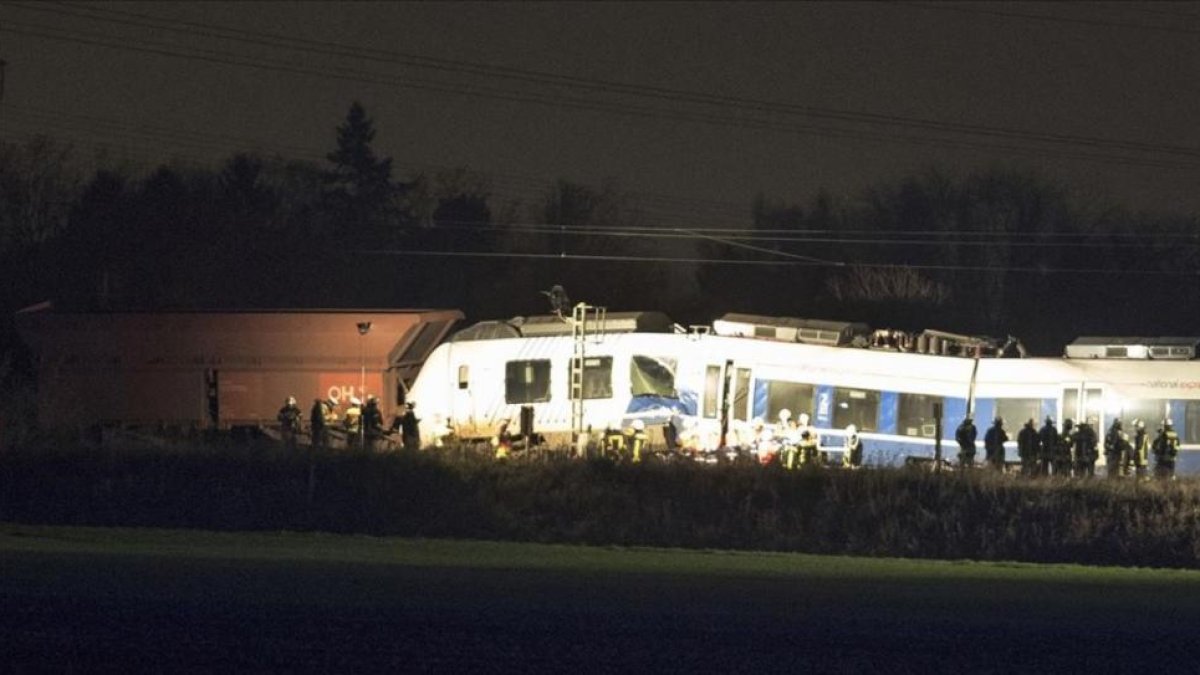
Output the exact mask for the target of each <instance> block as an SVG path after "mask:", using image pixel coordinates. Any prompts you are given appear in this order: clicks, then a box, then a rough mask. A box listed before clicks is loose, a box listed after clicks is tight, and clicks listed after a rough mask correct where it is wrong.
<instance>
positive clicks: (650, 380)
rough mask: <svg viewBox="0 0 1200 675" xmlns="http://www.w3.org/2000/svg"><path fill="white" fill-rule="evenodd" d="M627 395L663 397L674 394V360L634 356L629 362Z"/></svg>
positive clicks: (674, 395)
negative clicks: (628, 388)
mask: <svg viewBox="0 0 1200 675" xmlns="http://www.w3.org/2000/svg"><path fill="white" fill-rule="evenodd" d="M629 383H630V390H629V393H630V394H632V395H633V396H665V397H667V398H678V395H677V394H676V393H675V359H669V358H661V357H656V356H634V357H633V360H631V361H630V362H629Z"/></svg>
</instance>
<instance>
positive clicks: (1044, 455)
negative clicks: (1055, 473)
mask: <svg viewBox="0 0 1200 675" xmlns="http://www.w3.org/2000/svg"><path fill="white" fill-rule="evenodd" d="M1038 449H1039V450H1040V452H1039V453H1038V467H1037V473H1038V475H1039V476H1049V475H1050V467H1051V466H1052V465H1053V464H1054V456H1055V454H1056V453H1057V452H1058V429H1056V428H1054V418H1053V417H1050V416H1049V415H1047V416H1046V424H1045V426H1043V427H1042V429H1041V431H1039V432H1038Z"/></svg>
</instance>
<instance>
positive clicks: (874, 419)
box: [833, 387, 879, 431]
mask: <svg viewBox="0 0 1200 675" xmlns="http://www.w3.org/2000/svg"><path fill="white" fill-rule="evenodd" d="M850 424H853V425H854V426H856V427H858V430H859V431H875V430H876V429H878V428H879V392H877V391H874V390H871V389H843V388H840V387H839V388H838V389H837V390H835V392H834V397H833V426H834V427H835V428H838V429H844V428H845V427H846V426H847V425H850Z"/></svg>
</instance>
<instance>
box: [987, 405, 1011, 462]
mask: <svg viewBox="0 0 1200 675" xmlns="http://www.w3.org/2000/svg"><path fill="white" fill-rule="evenodd" d="M1007 442H1008V432H1006V431H1005V430H1004V418H1002V417H997V418H996V419H995V420H993V421H992V426H991V428H990V429H988V430H987V433H986V434H984V436H983V451H984V458H985V459H986V460H987V463H988V465H989V466H991V467H992V468H993V469H995V470H996V471H999V472H1001V473H1003V472H1004V444H1005V443H1007Z"/></svg>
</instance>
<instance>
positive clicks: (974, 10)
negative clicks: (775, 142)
mask: <svg viewBox="0 0 1200 675" xmlns="http://www.w3.org/2000/svg"><path fill="white" fill-rule="evenodd" d="M881 4H886V5H888V6H900V7H904V6H906V5H908V6H912V7H919V8H921V9H929V10H934V11H939V12H958V13H961V14H976V15H981V16H999V17H1005V18H1010V19H1026V20H1030V21H1041V22H1045V23H1066V24H1075V25H1080V26H1092V27H1099V28H1120V29H1122V30H1130V29H1136V30H1148V31H1159V32H1164V33H1179V34H1183V35H1200V30H1198V29H1195V28H1186V27H1184V26H1178V25H1174V26H1159V25H1149V24H1143V23H1129V22H1126V21H1109V20H1106V19H1089V18H1084V17H1075V16H1060V15H1056V14H1038V13H1034V12H1016V11H1013V10H1010V9H992V8H989V7H980V6H978V5H975V4H971V5H969V6H968V5H961V4H951V3H945V2H941V3H932V2H907V3H881ZM1005 6H1006V7H1009V6H1012V5H1011V4H1006V5H1005ZM1176 16H1178V15H1176ZM1192 16H1193V17H1194V16H1195V15H1192Z"/></svg>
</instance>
